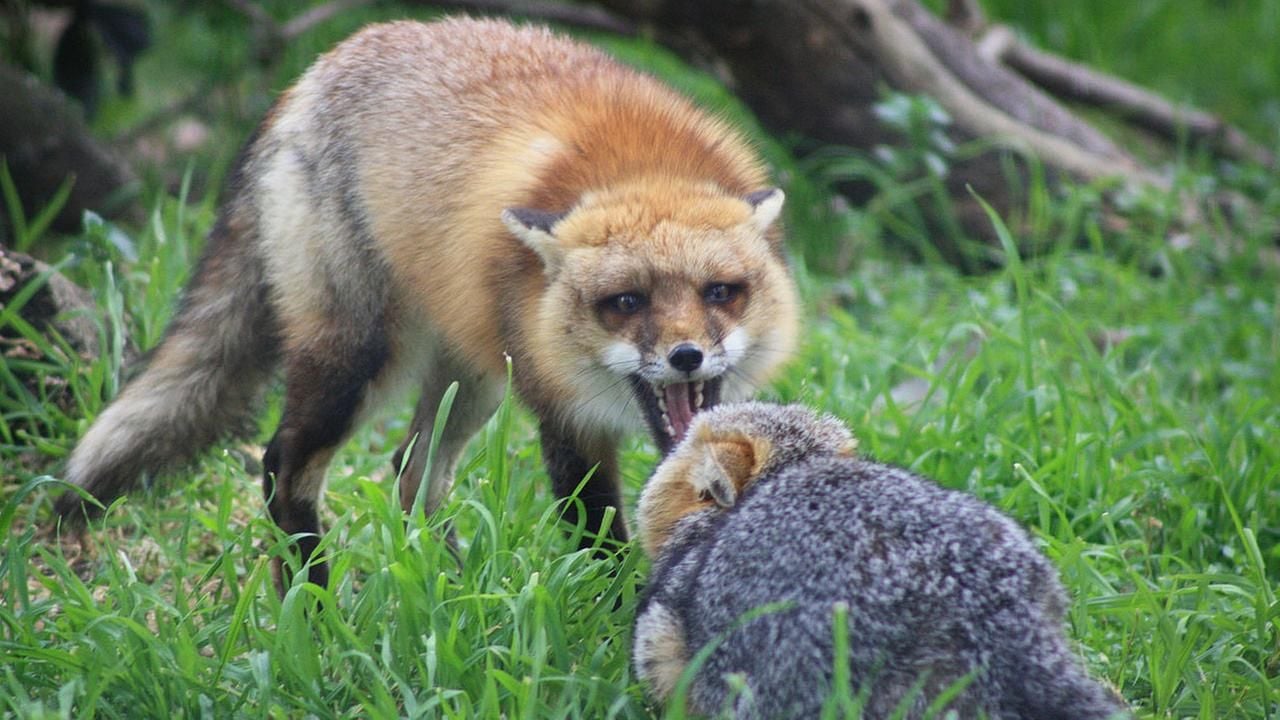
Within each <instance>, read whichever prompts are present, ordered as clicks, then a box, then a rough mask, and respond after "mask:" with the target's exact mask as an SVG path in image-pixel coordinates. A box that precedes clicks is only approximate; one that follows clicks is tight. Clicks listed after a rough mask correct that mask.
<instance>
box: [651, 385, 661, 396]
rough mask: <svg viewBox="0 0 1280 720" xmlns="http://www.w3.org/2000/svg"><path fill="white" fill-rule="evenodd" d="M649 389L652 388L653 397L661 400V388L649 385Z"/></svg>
mask: <svg viewBox="0 0 1280 720" xmlns="http://www.w3.org/2000/svg"><path fill="white" fill-rule="evenodd" d="M649 387H651V388H653V394H654V395H655V396H656V397H657V398H658V399H659V400H661V399H662V388H660V387H658V386H657V385H650V386H649Z"/></svg>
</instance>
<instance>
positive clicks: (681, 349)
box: [667, 343, 702, 372]
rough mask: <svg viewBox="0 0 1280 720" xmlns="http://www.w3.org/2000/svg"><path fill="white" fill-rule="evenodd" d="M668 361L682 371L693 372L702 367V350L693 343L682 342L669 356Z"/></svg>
mask: <svg viewBox="0 0 1280 720" xmlns="http://www.w3.org/2000/svg"><path fill="white" fill-rule="evenodd" d="M667 362H669V363H671V367H673V368H675V369H677V370H679V371H680V372H693V371H694V370H697V369H698V368H699V367H702V351H701V350H699V349H698V346H697V345H694V344H693V343H682V344H680V345H677V346H676V349H675V350H672V351H671V354H670V355H668V356H667Z"/></svg>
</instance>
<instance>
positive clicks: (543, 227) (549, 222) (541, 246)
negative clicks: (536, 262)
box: [502, 208, 564, 274]
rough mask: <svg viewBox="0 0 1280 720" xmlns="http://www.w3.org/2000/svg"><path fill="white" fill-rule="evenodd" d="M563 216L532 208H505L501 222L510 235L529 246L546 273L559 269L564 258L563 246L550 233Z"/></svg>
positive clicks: (562, 214)
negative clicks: (540, 261)
mask: <svg viewBox="0 0 1280 720" xmlns="http://www.w3.org/2000/svg"><path fill="white" fill-rule="evenodd" d="M563 218H564V213H551V212H546V211H543V210H534V209H532V208H507V209H506V210H503V211H502V224H503V225H506V226H507V229H508V230H510V231H511V234H512V235H515V236H516V237H517V238H519V239H520V242H522V243H524V244H525V245H527V246H529V247H530V248H532V249H533V251H534V252H536V253H538V257H539V258H541V259H542V265H543V266H544V267H545V268H546V270H547V273H548V274H553V273H555V272H556V271H557V270H559V269H560V263H561V261H563V260H564V247H563V246H562V245H561V244H560V241H559V240H558V239H557V238H556V236H555V235H554V234H552V232H551V229H552V228H553V227H555V224H556V223H558V222H560V220H562V219H563Z"/></svg>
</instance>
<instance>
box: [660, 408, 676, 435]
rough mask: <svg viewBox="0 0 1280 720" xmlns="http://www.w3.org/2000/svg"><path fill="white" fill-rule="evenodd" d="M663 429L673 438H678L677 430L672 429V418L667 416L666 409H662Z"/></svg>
mask: <svg viewBox="0 0 1280 720" xmlns="http://www.w3.org/2000/svg"><path fill="white" fill-rule="evenodd" d="M662 427H663V429H665V430H666V431H667V434H668V435H670V436H671V437H675V436H676V429H675V428H673V427H671V416H670V415H668V414H667V409H666V408H663V409H662Z"/></svg>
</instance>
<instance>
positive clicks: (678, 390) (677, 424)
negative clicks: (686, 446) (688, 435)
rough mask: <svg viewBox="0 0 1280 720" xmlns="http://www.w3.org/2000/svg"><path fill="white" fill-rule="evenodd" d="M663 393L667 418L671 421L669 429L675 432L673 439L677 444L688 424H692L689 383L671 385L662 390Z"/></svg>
mask: <svg viewBox="0 0 1280 720" xmlns="http://www.w3.org/2000/svg"><path fill="white" fill-rule="evenodd" d="M663 391H664V392H665V393H666V396H667V417H668V418H670V419H671V429H672V430H675V431H676V437H675V439H676V441H677V442H679V441H680V439H681V438H683V437H684V434H685V432H686V431H688V430H689V423H691V422H693V408H692V407H691V406H690V403H689V383H672V384H670V385H668V386H666V387H665V388H663Z"/></svg>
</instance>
